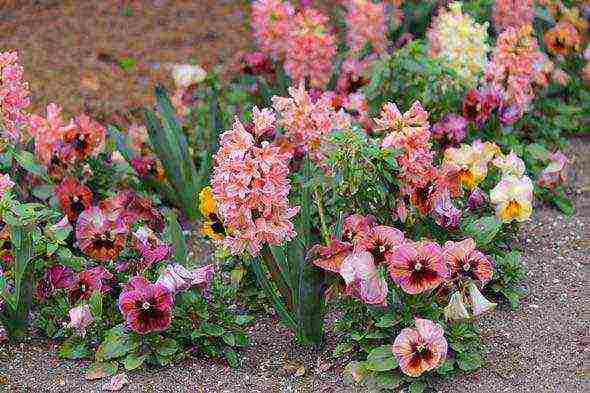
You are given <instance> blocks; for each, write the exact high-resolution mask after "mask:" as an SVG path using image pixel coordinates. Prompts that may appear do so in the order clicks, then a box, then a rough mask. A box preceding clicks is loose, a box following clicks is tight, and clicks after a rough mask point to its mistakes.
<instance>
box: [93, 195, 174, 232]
mask: <svg viewBox="0 0 590 393" xmlns="http://www.w3.org/2000/svg"><path fill="white" fill-rule="evenodd" d="M99 206H100V208H101V209H102V210H103V211H104V213H105V214H106V215H107V216H108V217H109V219H111V220H117V219H121V220H122V221H123V223H124V224H125V226H126V227H127V228H131V227H132V226H133V225H135V224H136V223H138V222H143V223H145V224H147V225H148V226H149V227H150V228H151V229H153V230H162V229H163V228H164V217H163V215H162V213H161V212H160V211H159V210H158V209H157V208H156V207H155V206H154V203H153V202H152V200H151V199H150V198H148V197H143V196H140V195H139V194H137V193H136V192H135V191H132V190H124V191H119V192H118V193H117V194H116V195H115V196H112V197H110V198H107V199H105V200H103V201H101V202H100V204H99Z"/></svg>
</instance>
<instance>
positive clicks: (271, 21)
mask: <svg viewBox="0 0 590 393" xmlns="http://www.w3.org/2000/svg"><path fill="white" fill-rule="evenodd" d="M294 16H295V9H294V8H293V6H292V5H291V3H289V2H288V1H283V0H257V1H254V2H253V3H252V14H251V23H252V29H253V30H254V38H255V39H256V43H257V44H258V46H259V47H260V49H261V50H262V51H263V52H267V53H270V54H271V56H272V57H273V59H275V60H281V59H283V58H284V56H285V54H286V52H287V42H288V40H289V35H290V34H291V32H292V30H293V28H294V20H293V18H294Z"/></svg>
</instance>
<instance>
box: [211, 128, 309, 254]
mask: <svg viewBox="0 0 590 393" xmlns="http://www.w3.org/2000/svg"><path fill="white" fill-rule="evenodd" d="M254 128H255V129H256V128H257V126H256V125H255V126H254ZM260 128H262V126H260ZM220 146H221V147H220V149H219V151H218V152H217V154H216V155H215V168H214V170H213V177H212V179H211V186H212V189H213V196H214V198H215V200H216V202H217V206H218V208H219V214H220V216H221V218H222V221H223V224H224V225H225V228H226V229H227V231H228V236H227V237H226V238H225V239H224V240H223V242H224V243H225V245H226V246H228V248H229V250H230V252H231V253H232V254H234V255H237V254H241V253H243V252H244V251H245V250H246V249H247V250H248V251H249V252H250V253H251V254H252V255H257V254H258V253H259V252H260V250H261V248H262V245H263V244H265V243H268V244H272V245H280V244H282V243H283V242H284V241H288V240H291V239H292V238H293V237H295V236H296V234H297V233H296V232H295V229H294V227H293V223H292V222H291V219H292V218H293V217H294V216H295V215H296V214H297V212H298V211H299V207H292V206H290V205H289V199H288V196H289V191H290V189H291V184H290V180H289V178H288V176H289V166H288V165H289V160H290V159H291V155H290V154H288V153H281V152H280V149H279V148H278V147H276V146H274V145H271V144H269V143H268V142H266V141H263V142H262V143H261V144H260V146H258V145H256V144H255V140H254V136H253V135H252V134H250V133H249V132H247V131H246V130H245V129H244V126H243V125H242V123H241V122H240V121H239V120H238V119H237V118H236V120H235V122H234V124H233V127H232V129H231V130H229V131H226V132H224V133H223V134H222V135H221V139H220Z"/></svg>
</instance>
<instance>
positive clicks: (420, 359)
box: [392, 318, 447, 377]
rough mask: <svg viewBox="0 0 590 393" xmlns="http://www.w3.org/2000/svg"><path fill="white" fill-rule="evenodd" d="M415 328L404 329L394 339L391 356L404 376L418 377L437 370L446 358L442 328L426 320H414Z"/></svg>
mask: <svg viewBox="0 0 590 393" xmlns="http://www.w3.org/2000/svg"><path fill="white" fill-rule="evenodd" d="M414 323H415V326H416V327H415V328H405V329H403V330H402V331H401V332H400V334H399V335H398V336H397V337H396V338H395V341H394V343H393V349H392V350H393V354H394V355H395V357H396V359H397V360H398V362H399V366H400V369H401V370H402V372H403V373H404V374H406V375H409V376H411V377H418V376H420V375H422V374H423V373H425V372H427V371H431V370H434V369H436V368H438V367H439V366H440V365H442V363H443V362H444V361H445V359H446V356H447V340H446V339H445V337H444V334H445V332H444V330H443V328H442V327H441V326H440V325H439V324H437V323H434V322H432V321H430V320H428V319H421V318H416V319H415V321H414Z"/></svg>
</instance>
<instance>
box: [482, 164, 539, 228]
mask: <svg viewBox="0 0 590 393" xmlns="http://www.w3.org/2000/svg"><path fill="white" fill-rule="evenodd" d="M490 202H491V203H493V204H494V205H496V215H497V216H498V218H500V219H501V220H502V221H503V222H511V221H513V220H516V221H518V222H522V221H527V220H529V219H530V218H531V214H532V212H533V204H532V202H533V182H532V181H531V179H530V178H529V177H527V176H522V177H516V176H512V175H508V176H505V177H503V178H502V180H500V182H499V183H498V184H497V185H496V187H494V189H493V190H492V191H491V192H490Z"/></svg>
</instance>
